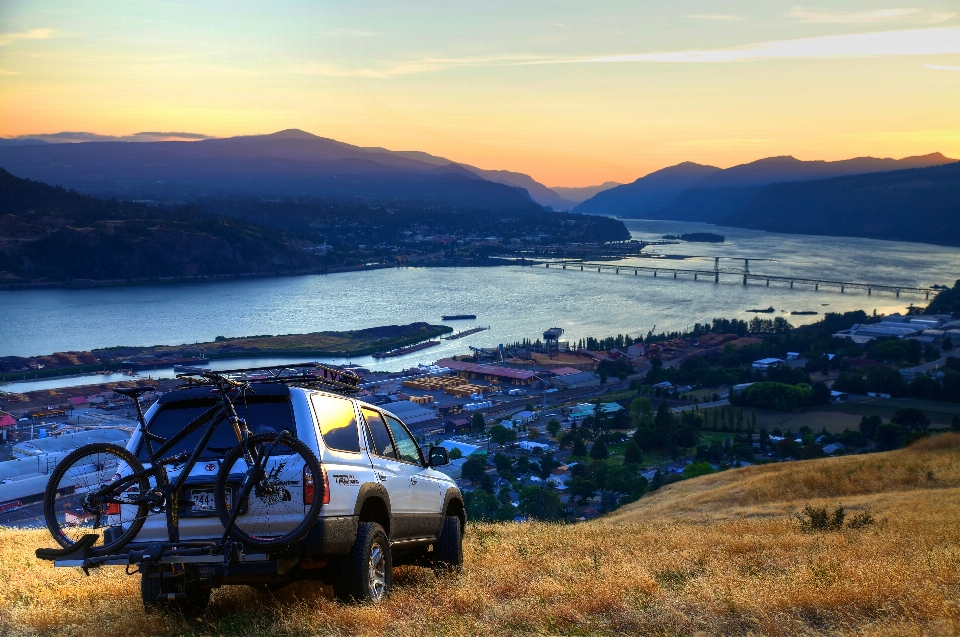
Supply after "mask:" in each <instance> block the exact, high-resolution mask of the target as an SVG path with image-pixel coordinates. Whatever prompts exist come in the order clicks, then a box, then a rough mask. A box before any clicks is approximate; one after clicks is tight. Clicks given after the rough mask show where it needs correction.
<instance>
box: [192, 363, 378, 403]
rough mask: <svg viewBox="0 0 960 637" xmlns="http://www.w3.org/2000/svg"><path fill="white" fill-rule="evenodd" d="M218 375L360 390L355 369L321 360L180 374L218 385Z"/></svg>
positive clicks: (351, 391)
mask: <svg viewBox="0 0 960 637" xmlns="http://www.w3.org/2000/svg"><path fill="white" fill-rule="evenodd" d="M218 377H227V378H232V379H234V380H239V381H244V382H255V383H283V384H285V385H294V386H296V387H306V388H309V389H322V390H324V391H329V392H333V393H336V394H343V395H347V396H349V395H352V394H355V393H357V392H358V391H360V376H359V375H358V374H356V373H355V372H352V371H348V370H343V369H337V368H336V367H329V366H327V365H323V364H321V363H296V364H293V365H272V366H267V367H248V368H244V369H224V370H220V371H216V372H211V371H206V370H199V369H198V370H194V371H191V372H185V373H182V374H177V378H182V379H184V380H186V381H187V383H188V386H196V385H216V384H217V383H216V379H217V378H218Z"/></svg>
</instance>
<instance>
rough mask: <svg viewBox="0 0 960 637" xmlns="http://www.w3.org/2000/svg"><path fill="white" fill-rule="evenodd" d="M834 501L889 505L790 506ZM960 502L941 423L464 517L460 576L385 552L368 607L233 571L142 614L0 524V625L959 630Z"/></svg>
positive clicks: (474, 631) (125, 585)
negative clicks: (896, 436)
mask: <svg viewBox="0 0 960 637" xmlns="http://www.w3.org/2000/svg"><path fill="white" fill-rule="evenodd" d="M928 472H933V473H932V478H930V477H929V474H928ZM838 501H839V502H843V503H844V504H845V505H848V506H850V507H851V508H854V509H857V508H864V507H870V508H871V509H872V511H873V514H874V515H875V516H876V517H878V518H886V521H885V522H882V523H880V524H878V525H876V526H874V527H868V528H866V529H864V530H860V531H853V530H849V529H848V530H844V531H842V532H836V533H825V534H804V533H802V532H801V531H800V529H799V525H798V524H797V523H795V522H793V521H791V520H790V518H789V517H788V516H787V515H786V512H788V511H795V510H797V509H800V508H802V506H803V505H804V504H805V503H825V504H831V505H832V504H835V503H836V502H838ZM958 512H960V436H955V435H953V436H941V437H939V438H935V439H931V440H929V441H925V442H923V443H921V444H920V445H917V446H915V447H913V448H911V449H908V450H904V451H898V452H893V453H889V454H876V455H873V456H867V457H851V458H839V459H835V460H824V461H817V462H808V463H790V464H785V465H778V466H774V467H751V468H748V469H746V470H738V471H730V472H726V473H724V474H719V475H714V476H705V477H703V478H700V479H697V480H691V481H688V482H684V483H679V484H676V485H671V486H670V487H669V488H665V489H663V490H662V491H660V492H658V493H657V494H655V495H654V496H652V497H649V498H645V499H644V500H642V501H641V502H638V503H636V504H634V505H632V506H631V507H628V508H626V509H624V510H621V511H618V512H617V513H616V514H614V515H612V516H609V517H608V518H605V519H602V520H598V521H595V522H590V523H583V524H577V525H572V526H561V525H551V524H491V525H479V524H474V525H471V526H470V529H469V533H468V535H467V541H466V544H465V559H466V567H465V570H464V573H463V574H462V575H459V576H453V575H450V576H444V577H441V578H436V577H434V576H433V575H432V574H431V573H430V572H429V571H426V570H423V569H416V568H411V567H405V568H400V569H397V571H396V588H395V590H394V594H393V595H392V597H391V598H390V599H389V600H388V601H387V602H385V603H383V604H381V605H377V606H359V607H357V606H347V605H342V604H339V603H336V602H334V601H332V600H331V598H330V596H329V594H328V590H327V589H325V588H324V587H322V586H320V585H317V584H313V583H307V582H304V583H300V584H295V585H293V586H290V587H288V588H286V589H284V590H283V591H281V592H280V593H278V594H277V595H276V596H269V595H264V594H259V593H255V592H253V591H252V590H251V589H247V588H244V587H236V588H228V589H223V590H219V591H217V592H215V594H214V598H213V601H212V602H211V607H210V609H209V610H208V612H207V613H206V614H205V615H204V616H203V617H202V618H200V619H199V620H194V621H188V620H184V619H182V618H178V617H165V618H159V619H157V618H154V617H152V616H150V617H148V616H146V615H144V614H143V611H142V609H141V606H140V599H139V589H138V584H139V582H138V579H137V578H132V577H126V576H125V575H123V573H122V571H120V570H119V569H101V571H99V572H95V573H94V574H93V575H92V576H91V577H90V578H85V577H84V576H83V575H82V574H80V573H78V572H76V571H75V570H67V569H53V568H50V566H49V565H47V564H46V563H41V562H38V561H37V560H35V559H34V558H33V549H34V548H35V547H36V546H39V545H46V544H48V543H49V542H48V540H47V538H46V536H45V532H39V531H38V532H22V531H0V581H2V582H3V583H2V584H0V634H4V635H6V634H11V635H13V634H41V635H47V634H49V635H60V634H74V635H91V636H94V635H147V634H210V635H221V634H223V635H234V634H238V635H256V636H257V637H263V636H266V635H287V634H292V635H328V634H333V635H384V634H386V635H411V636H413V635H417V636H421V635H496V636H498V637H502V636H503V635H513V634H537V635H541V634H543V635H547V634H551V635H552V634H564V635H587V634H590V635H592V634H597V635H601V634H611V635H612V634H644V635H645V634H652V633H656V634H698V633H701V634H744V635H745V634H756V635H795V634H843V635H872V634H882V635H890V636H894V635H897V636H899V635H957V634H958V633H960V606H958V604H960V515H958Z"/></svg>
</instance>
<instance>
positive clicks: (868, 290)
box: [867, 288, 873, 296]
mask: <svg viewBox="0 0 960 637" xmlns="http://www.w3.org/2000/svg"><path fill="white" fill-rule="evenodd" d="M872 295H873V288H867V296H872Z"/></svg>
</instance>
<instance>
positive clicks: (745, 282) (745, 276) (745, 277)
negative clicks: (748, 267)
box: [743, 274, 747, 285]
mask: <svg viewBox="0 0 960 637" xmlns="http://www.w3.org/2000/svg"><path fill="white" fill-rule="evenodd" d="M743 284H744V285H746V284H747V275H746V274H744V275H743Z"/></svg>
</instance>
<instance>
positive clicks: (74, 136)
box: [10, 131, 214, 144]
mask: <svg viewBox="0 0 960 637" xmlns="http://www.w3.org/2000/svg"><path fill="white" fill-rule="evenodd" d="M10 139H39V140H41V141H45V142H47V143H49V144H79V143H81V142H171V141H198V140H202V139H214V138H213V137H211V136H210V135H204V134H202V133H157V132H143V133H134V134H133V135H99V134H97V133H83V132H68V131H64V132H61V133H41V134H37V135H17V136H16V137H11V138H10Z"/></svg>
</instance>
